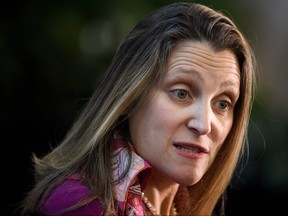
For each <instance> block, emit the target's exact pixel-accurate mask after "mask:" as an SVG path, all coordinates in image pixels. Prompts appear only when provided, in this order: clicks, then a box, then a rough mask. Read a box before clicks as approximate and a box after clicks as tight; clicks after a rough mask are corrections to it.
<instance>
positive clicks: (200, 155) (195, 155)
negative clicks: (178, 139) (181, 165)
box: [175, 146, 206, 159]
mask: <svg viewBox="0 0 288 216" xmlns="http://www.w3.org/2000/svg"><path fill="white" fill-rule="evenodd" d="M175 149H176V150H177V153H178V154H180V155H181V156H184V157H186V158H190V159H201V158H204V157H205V156H206V153H204V152H200V153H196V152H187V151H185V150H182V149H179V148H177V147H176V146H175Z"/></svg>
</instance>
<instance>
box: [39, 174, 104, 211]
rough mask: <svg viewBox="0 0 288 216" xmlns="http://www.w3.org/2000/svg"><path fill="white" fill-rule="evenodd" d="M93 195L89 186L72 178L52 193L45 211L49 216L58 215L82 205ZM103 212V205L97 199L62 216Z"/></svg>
mask: <svg viewBox="0 0 288 216" xmlns="http://www.w3.org/2000/svg"><path fill="white" fill-rule="evenodd" d="M91 193H92V192H91V190H90V189H89V188H88V186H86V185H85V184H83V183H82V182H81V181H80V179H79V178H77V176H76V177H75V176H72V177H70V178H68V179H66V180H65V181H64V182H63V183H61V184H60V185H59V186H58V187H57V188H55V189H54V190H53V191H52V192H51V194H50V195H49V196H48V198H47V199H46V201H45V204H44V205H45V211H46V212H47V214H48V215H56V214H57V213H59V212H61V211H63V210H65V209H67V208H70V207H73V206H74V205H76V204H78V203H80V202H81V201H83V200H84V199H86V198H87V197H89V196H90V195H91ZM102 211H103V207H102V205H101V204H100V203H99V201H98V200H96V199H95V200H93V201H91V202H90V203H88V204H85V205H84V206H82V207H79V208H77V209H76V210H73V211H69V212H67V213H66V214H61V215H67V216H74V215H75V216H76V215H99V214H101V212H102ZM92 212H93V214H92Z"/></svg>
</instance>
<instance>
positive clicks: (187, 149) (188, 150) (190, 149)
mask: <svg viewBox="0 0 288 216" xmlns="http://www.w3.org/2000/svg"><path fill="white" fill-rule="evenodd" d="M178 148H179V149H181V150H183V151H186V152H193V153H200V152H201V151H200V150H199V149H198V148H194V147H191V146H178Z"/></svg>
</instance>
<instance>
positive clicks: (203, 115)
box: [187, 102, 213, 135]
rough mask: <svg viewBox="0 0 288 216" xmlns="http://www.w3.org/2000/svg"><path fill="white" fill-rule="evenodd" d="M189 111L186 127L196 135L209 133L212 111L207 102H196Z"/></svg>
mask: <svg viewBox="0 0 288 216" xmlns="http://www.w3.org/2000/svg"><path fill="white" fill-rule="evenodd" d="M193 106H194V107H193V108H192V109H191V110H190V113H191V114H190V118H189V120H188V122H187V127H188V128H189V129H190V130H193V131H194V132H195V133H197V134H198V135H206V134H208V133H210V131H211V124H212V116H213V111H212V109H211V107H210V103H208V102H198V104H194V105H193Z"/></svg>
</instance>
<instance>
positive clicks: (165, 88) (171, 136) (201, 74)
mask: <svg viewBox="0 0 288 216" xmlns="http://www.w3.org/2000/svg"><path fill="white" fill-rule="evenodd" d="M239 88H240V72H239V68H238V64H237V60H236V58H235V56H234V55H233V53H232V52H231V51H229V50H224V51H221V52H214V51H213V50H212V49H211V47H210V46H209V44H207V43H203V42H193V41H188V42H183V43H182V44H180V45H178V46H177V47H176V48H175V49H174V50H173V52H172V53H171V56H170V58H169V61H168V68H167V72H166V73H165V75H164V77H163V80H162V81H161V85H160V87H159V88H158V87H157V88H156V87H155V88H154V89H151V91H150V94H148V96H147V98H145V100H144V103H143V104H142V106H141V107H140V108H139V109H137V110H136V111H135V112H134V113H133V114H132V115H131V117H130V118H129V127H130V134H131V140H132V143H133V145H134V147H135V150H136V152H137V153H138V154H139V155H140V156H141V157H143V158H144V159H145V160H146V161H147V162H148V163H150V165H151V166H153V167H154V168H155V172H156V173H157V172H159V173H161V176H163V175H164V176H165V177H167V178H168V179H170V180H173V181H175V182H177V183H179V184H185V185H193V184H195V183H197V182H198V181H199V180H200V179H201V178H202V176H203V175H204V173H205V172H206V171H207V169H208V167H209V166H210V165H211V164H212V162H213V160H214V158H215V156H216V154H217V152H218V150H219V148H220V147H221V145H222V144H223V142H224V140H225V138H226V137H227V135H228V133H229V131H230V129H231V127H232V124H233V111H234V106H235V104H236V102H237V99H238V97H239Z"/></svg>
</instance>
